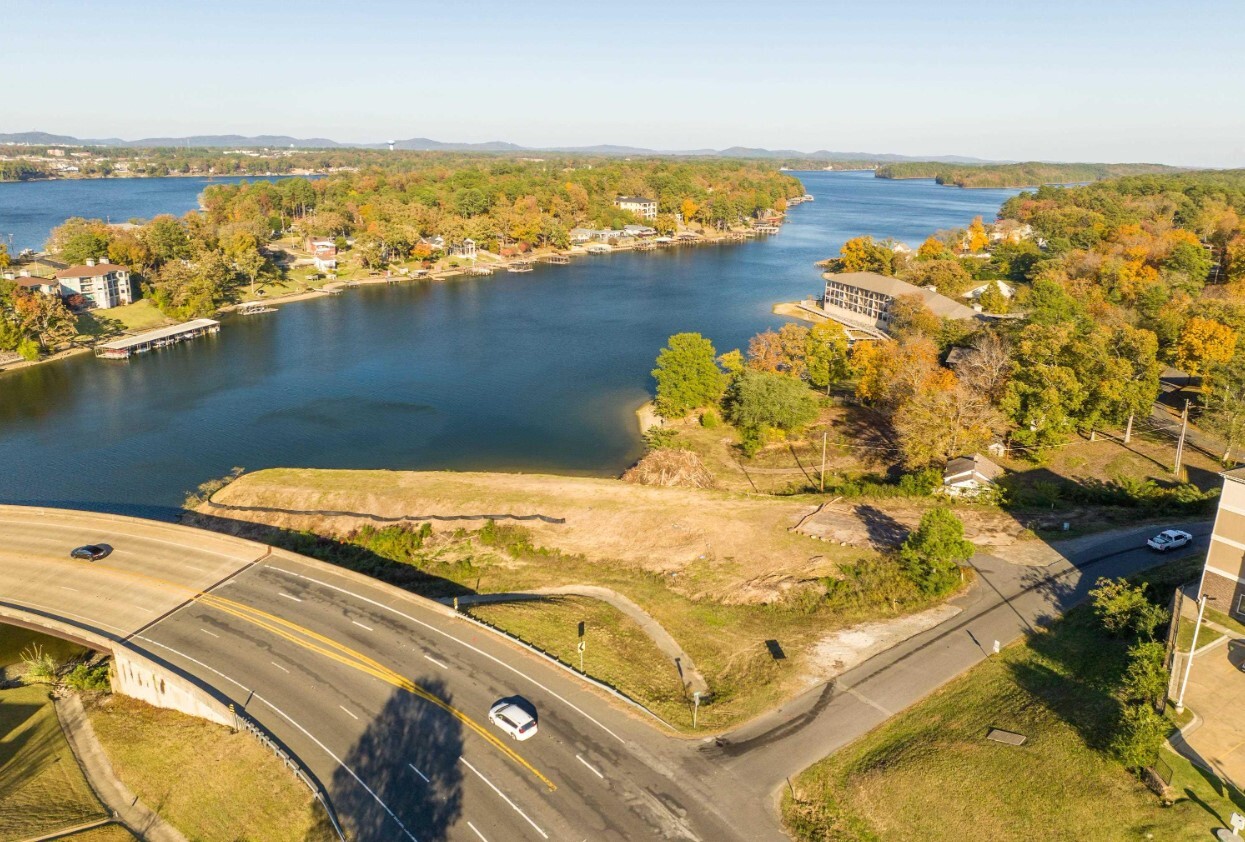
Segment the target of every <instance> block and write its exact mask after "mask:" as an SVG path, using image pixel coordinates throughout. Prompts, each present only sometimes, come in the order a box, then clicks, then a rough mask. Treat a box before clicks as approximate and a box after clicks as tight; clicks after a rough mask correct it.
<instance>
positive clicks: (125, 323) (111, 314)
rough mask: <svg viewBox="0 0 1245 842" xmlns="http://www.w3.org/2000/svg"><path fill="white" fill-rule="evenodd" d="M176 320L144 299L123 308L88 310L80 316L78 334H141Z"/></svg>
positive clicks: (97, 335)
mask: <svg viewBox="0 0 1245 842" xmlns="http://www.w3.org/2000/svg"><path fill="white" fill-rule="evenodd" d="M173 322H174V320H173V319H170V318H169V317H168V316H166V315H164V314H163V313H161V312H160V311H159V310H158V309H156V306H155V305H154V304H152V303H151V301H149V300H148V299H146V298H144V299H141V300H139V301H135V302H134V303H133V304H126V305H124V306H122V307H110V308H109V309H107V310H88V311H87V312H85V313H82V314H80V315H79V316H78V333H80V334H81V335H83V336H90V337H100V336H112V335H114V334H118V333H141V332H143V331H145V330H155V329H156V328H158V327H163V326H164V325H168V324H173Z"/></svg>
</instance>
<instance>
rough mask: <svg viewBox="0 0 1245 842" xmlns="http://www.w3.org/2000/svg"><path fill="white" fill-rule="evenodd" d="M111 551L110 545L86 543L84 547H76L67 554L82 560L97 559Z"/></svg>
mask: <svg viewBox="0 0 1245 842" xmlns="http://www.w3.org/2000/svg"><path fill="white" fill-rule="evenodd" d="M110 552H112V547H107V546H101V545H100V544H87V545H86V546H85V547H78V548H77V549H76V550H74V551H73V552H71V553H70V554H69V557H70V558H80V559H82V560H83V561H99V560H100V559H101V558H105V557H107V555H108V554H109V553H110Z"/></svg>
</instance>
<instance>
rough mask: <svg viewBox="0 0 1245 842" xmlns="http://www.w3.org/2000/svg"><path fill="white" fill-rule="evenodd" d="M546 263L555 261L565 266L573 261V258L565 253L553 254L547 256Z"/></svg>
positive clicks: (554, 262)
mask: <svg viewBox="0 0 1245 842" xmlns="http://www.w3.org/2000/svg"><path fill="white" fill-rule="evenodd" d="M545 262H546V263H553V264H555V265H557V266H565V265H566V264H568V263H570V262H571V259H570V258H569V257H567V256H566V255H565V254H551V255H549V256H548V257H546V258H545Z"/></svg>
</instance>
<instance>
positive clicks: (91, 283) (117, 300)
mask: <svg viewBox="0 0 1245 842" xmlns="http://www.w3.org/2000/svg"><path fill="white" fill-rule="evenodd" d="M56 280H57V281H59V282H60V288H61V294H62V295H64V296H70V295H81V296H82V297H83V298H85V299H86V301H87V304H89V305H90V306H91V307H95V308H97V309H100V310H106V309H108V308H110V307H119V306H121V305H122V304H129V303H131V302H133V300H134V286H133V283H132V282H131V280H130V270H129V268H128V267H126V266H120V265H117V264H115V263H109V262H108V259H107V258H100V259H99V260H98V261H96V260H89V259H88V260H87V262H86V265H85V266H70V267H69V268H67V269H62V270H61V271H59V272H57V273H56Z"/></svg>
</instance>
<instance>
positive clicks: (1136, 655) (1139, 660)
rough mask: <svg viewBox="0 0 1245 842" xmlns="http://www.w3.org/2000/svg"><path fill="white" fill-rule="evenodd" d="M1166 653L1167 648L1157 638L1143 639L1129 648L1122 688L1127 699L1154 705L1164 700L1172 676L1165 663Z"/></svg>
mask: <svg viewBox="0 0 1245 842" xmlns="http://www.w3.org/2000/svg"><path fill="white" fill-rule="evenodd" d="M1166 655H1167V651H1166V648H1165V647H1164V646H1163V644H1161V643H1159V642H1158V641H1155V640H1146V641H1142V642H1140V643H1137V644H1135V645H1134V646H1132V647H1130V648H1129V650H1128V668H1127V669H1126V670H1125V672H1124V684H1123V686H1122V688H1121V692H1122V694H1123V696H1124V698H1125V699H1127V700H1129V701H1131V702H1137V703H1141V702H1145V703H1147V704H1150V705H1153V706H1158V704H1159V703H1160V702H1162V701H1163V699H1164V697H1166V695H1167V682H1168V678H1169V677H1170V676H1169V675H1168V672H1167V668H1166V667H1165V666H1164V665H1163V661H1164V659H1165V657H1166Z"/></svg>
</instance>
